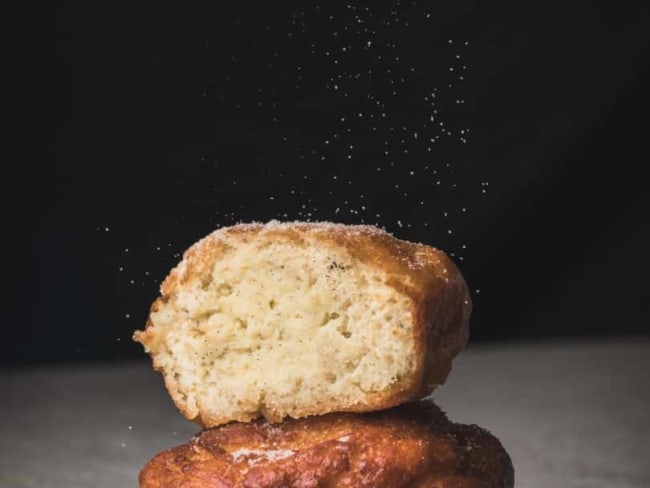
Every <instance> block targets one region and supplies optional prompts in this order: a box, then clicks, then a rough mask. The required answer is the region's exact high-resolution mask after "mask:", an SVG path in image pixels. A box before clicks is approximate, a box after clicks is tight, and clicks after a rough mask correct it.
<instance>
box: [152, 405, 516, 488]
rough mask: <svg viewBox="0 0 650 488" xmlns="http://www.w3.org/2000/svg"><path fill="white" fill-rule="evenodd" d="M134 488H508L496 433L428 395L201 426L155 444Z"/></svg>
mask: <svg viewBox="0 0 650 488" xmlns="http://www.w3.org/2000/svg"><path fill="white" fill-rule="evenodd" d="M139 479H140V488H162V487H165V488H181V487H182V488H207V487H222V488H226V487H241V488H244V487H246V488H252V487H257V488H280V487H283V488H307V487H348V488H353V487H354V488H384V487H392V488H401V487H403V488H407V487H408V488H512V487H513V485H514V470H513V466H512V462H511V459H510V457H509V455H508V453H507V452H506V450H505V449H504V447H503V445H502V444H501V442H500V441H499V440H498V439H497V438H496V437H495V436H494V435H492V434H491V433H490V432H488V431H487V430H485V429H482V428H480V427H478V426H476V425H463V424H456V423H452V422H450V421H449V420H448V419H447V417H446V416H445V415H444V413H443V412H442V411H440V409H439V408H438V407H436V406H435V405H434V404H433V403H431V402H425V401H422V402H417V403H409V404H405V405H401V406H399V407H395V408H393V409H389V410H384V411H381V412H373V413H366V414H351V413H333V414H328V415H324V416H316V417H308V418H303V419H298V420H293V419H291V420H286V421H285V422H282V423H279V424H270V423H268V422H266V421H262V420H257V421H254V422H250V423H231V424H227V425H223V426H220V427H216V428H213V429H209V430H204V431H202V432H201V433H199V434H197V435H196V436H195V437H194V438H193V439H192V440H191V441H190V442H189V443H187V444H184V445H181V446H177V447H174V448H172V449H168V450H166V451H163V452H160V453H159V454H157V455H156V456H155V457H154V458H153V459H151V460H150V461H149V462H148V463H147V465H146V466H145V467H144V468H143V469H142V471H141V472H140V478H139Z"/></svg>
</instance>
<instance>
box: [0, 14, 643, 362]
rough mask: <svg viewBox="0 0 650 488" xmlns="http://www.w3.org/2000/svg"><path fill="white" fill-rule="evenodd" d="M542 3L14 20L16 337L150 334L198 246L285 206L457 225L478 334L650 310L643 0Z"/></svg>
mask: <svg viewBox="0 0 650 488" xmlns="http://www.w3.org/2000/svg"><path fill="white" fill-rule="evenodd" d="M523 3H524V5H520V4H519V3H515V2H513V3H500V4H494V3H486V4H484V5H479V3H478V2H471V1H459V2H448V3H441V2H423V1H420V2H407V1H403V2H395V1H391V2H384V3H378V2H370V1H368V2H351V3H350V4H348V3H338V2H333V3H332V2H328V3H327V4H319V3H313V4H309V5H305V2H284V3H277V2H238V3H235V4H231V3H223V2H221V3H217V2H213V3H203V4H201V3H198V4H197V3H193V4H192V6H188V5H187V4H183V3H177V4H174V5H164V4H163V3H157V4H150V5H145V4H142V3H140V4H137V5H136V4H132V5H128V6H124V7H120V6H118V5H117V4H115V3H112V2H102V3H93V2H85V3H83V4H70V3H69V4H60V5H59V6H58V7H51V8H50V10H49V11H43V12H41V13H42V16H41V17H40V19H39V21H38V24H37V25H34V26H32V28H28V29H27V30H26V31H24V32H23V35H22V36H21V37H19V38H16V39H15V40H14V44H13V45H14V47H15V53H16V54H17V56H16V58H17V60H18V61H19V65H20V68H19V69H18V71H19V72H20V74H24V75H25V76H24V81H22V82H21V83H19V85H20V87H19V88H20V89H21V90H20V92H16V94H14V93H9V96H10V97H12V96H14V95H15V98H16V100H17V101H18V104H19V105H20V109H19V113H20V116H18V117H17V118H16V120H15V125H16V126H17V127H19V128H21V129H22V128H24V129H26V131H25V133H26V134H27V137H26V138H25V142H24V143H22V139H21V142H20V143H19V145H20V155H21V157H20V158H18V157H17V158H16V164H15V166H16V167H17V171H16V173H15V175H14V174H12V175H11V176H9V175H8V177H7V178H6V180H5V182H6V186H8V188H7V189H6V195H9V194H10V193H9V192H10V191H11V190H14V191H17V193H18V196H13V195H15V193H11V195H12V196H11V198H6V202H5V205H4V206H5V210H6V214H7V216H8V217H7V219H6V224H7V228H8V229H11V228H14V230H15V232H14V233H12V234H9V233H8V234H6V235H5V240H6V243H8V244H9V248H10V250H8V251H6V254H5V260H6V262H7V269H8V275H7V276H6V280H5V283H6V284H8V285H9V286H8V288H9V291H8V292H5V294H4V295H5V296H4V301H6V304H7V307H6V308H5V311H6V314H5V315H4V319H3V329H4V330H5V334H4V339H3V340H2V341H1V344H2V350H1V351H0V352H1V355H0V358H1V360H2V362H4V363H6V364H10V363H25V362H37V361H38V362H49V361H76V360H121V359H125V358H142V357H143V354H142V350H141V348H140V347H139V345H137V344H134V343H133V342H132V341H131V340H130V336H131V334H132V332H133V330H134V329H136V328H140V327H142V326H143V324H144V321H145V318H146V315H147V312H148V307H149V304H150V303H151V301H152V300H153V299H154V298H155V297H156V294H157V287H158V285H159V283H160V281H161V279H162V278H163V277H164V276H165V275H166V273H167V272H168V271H169V269H170V268H171V266H173V265H174V264H175V263H176V262H177V261H178V260H179V259H180V253H182V251H183V250H184V249H185V248H186V247H187V246H189V245H190V244H191V243H192V242H194V241H195V240H197V239H198V238H200V237H202V236H203V235H205V234H207V233H208V232H210V231H211V230H213V229H215V228H217V227H219V226H221V225H227V224H232V223H235V222H238V221H250V220H257V221H266V220H269V219H272V218H278V219H282V220H293V219H309V220H337V221H341V222H347V223H372V224H378V225H380V226H382V227H385V228H386V229H387V230H389V231H391V232H393V233H394V234H395V235H397V236H398V237H401V238H405V239H412V240H417V241H421V242H426V243H428V244H431V245H435V246H437V247H440V248H441V249H443V250H446V251H447V252H449V253H450V254H452V256H453V257H454V258H455V259H456V262H457V263H458V264H459V266H460V268H461V270H462V271H463V273H464V274H465V276H466V279H467V281H468V283H469V285H470V288H471V289H472V295H473V300H474V304H475V309H474V314H473V317H472V341H474V342H476V343H478V342H485V341H497V340H539V339H561V338H565V337H585V336H615V335H628V334H638V333H643V334H647V333H648V331H649V327H648V326H649V324H648V318H647V313H646V309H647V307H648V304H649V303H650V293H649V288H650V287H649V286H648V283H647V278H646V277H647V276H648V270H649V269H648V268H649V267H648V264H649V262H648V261H649V259H648V248H649V247H650V240H649V239H648V237H647V232H646V230H647V227H648V209H649V198H648V195H649V192H648V183H647V179H646V178H645V177H644V176H643V175H644V174H645V172H646V168H647V166H648V163H649V162H650V157H649V156H650V151H649V150H648V144H649V140H648V129H649V124H648V109H649V103H648V101H649V99H648V87H650V73H649V71H648V67H649V65H648V61H649V47H650V44H649V39H650V36H649V35H648V32H647V31H648V29H647V25H648V22H647V21H648V15H647V13H648V12H647V7H645V6H643V3H641V2H639V3H638V5H635V4H632V5H628V6H625V7H621V6H620V5H618V4H617V5H616V6H611V5H610V6H609V7H605V6H604V5H603V6H601V5H599V4H597V3H595V4H594V3H590V4H587V3H586V2H585V3H577V2H557V3H555V4H554V3H553V2H551V3H548V2H543V3H538V4H535V5H534V6H532V5H529V4H528V2H523ZM614 7H615V8H614ZM330 17H331V18H330ZM335 33H336V34H335ZM368 40H370V41H371V44H370V45H368V42H367V41H368ZM344 47H345V50H343V48H344ZM24 53H26V54H24ZM411 68H414V70H413V71H412V70H411ZM450 68H452V69H451V70H450ZM355 74H357V75H358V77H356V78H355ZM459 76H462V77H463V79H462V80H461V79H460V78H459ZM334 85H336V87H334ZM450 85H451V86H450ZM434 88H435V90H436V91H435V92H434V91H433V90H434ZM393 92H395V93H393ZM18 93H20V95H19V94H18ZM345 93H347V95H345ZM432 93H435V94H436V97H435V99H433V98H431V94H432ZM425 97H426V99H425ZM457 100H460V101H462V102H457ZM377 101H379V102H380V104H381V105H377V103H376V102H377ZM373 104H374V105H373ZM434 109H435V110H436V113H435V120H434V121H433V122H432V121H430V118H429V117H430V115H432V114H433V110H434ZM359 113H361V114H362V116H361V117H359V115H358V114H359ZM382 113H385V114H386V116H385V117H383V116H382V115H381V114H382ZM371 114H372V117H371ZM342 118H343V119H344V120H342ZM439 121H442V122H443V123H444V124H445V128H446V129H445V130H449V134H447V133H446V132H441V126H440V125H439ZM373 128H374V129H373ZM467 129H469V132H467ZM461 130H462V131H463V132H461ZM415 133H417V136H416V135H415ZM334 134H336V135H337V137H334V136H333V135H334ZM436 136H439V138H438V139H435V142H434V143H431V141H430V138H431V137H434V138H435V137H436ZM325 141H327V142H325ZM350 146H352V148H350ZM429 148H431V149H430V150H429ZM386 151H388V154H386ZM348 155H350V158H348ZM377 168H379V170H378V169H377ZM10 236H15V237H10Z"/></svg>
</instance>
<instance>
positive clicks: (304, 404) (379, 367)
mask: <svg viewBox="0 0 650 488" xmlns="http://www.w3.org/2000/svg"><path fill="white" fill-rule="evenodd" d="M440 303H442V304H443V305H445V306H446V307H449V310H447V309H444V307H443V309H442V313H440V307H438V305H439V304H440ZM469 307H470V304H469V299H468V297H467V291H466V287H465V284H464V281H463V280H462V277H461V276H460V273H459V272H458V270H457V269H456V268H455V267H454V266H453V263H451V261H449V259H448V258H447V257H446V255H445V254H444V253H442V252H441V251H439V250H437V249H434V248H432V247H430V246H425V245H422V244H416V243H410V242H406V241H401V240H398V239H396V238H395V237H393V236H392V235H390V234H388V233H387V232H385V231H383V230H381V229H379V228H376V227H372V226H350V225H343V224H333V223H304V222H290V223H287V222H277V221H271V222H269V223H266V224H258V223H252V224H240V225H236V226H231V227H226V228H222V229H219V230H217V231H215V232H213V233H212V234H210V235H208V236H206V237H205V238H203V239H201V240H199V241H198V242H197V243H195V244H194V245H193V246H192V247H190V248H189V249H188V250H187V252H186V253H185V254H184V257H183V260H182V261H181V262H180V263H179V264H178V265H177V266H176V268H174V269H173V270H172V271H171V272H170V274H169V275H168V276H167V278H166V280H165V281H164V283H163V285H162V287H161V296H160V298H159V299H157V300H156V301H155V302H154V304H153V305H152V309H151V313H150V316H149V321H148V324H147V327H146V329H145V330H144V331H137V332H136V333H135V335H134V338H135V340H137V341H139V342H141V343H142V344H143V345H144V346H145V348H146V350H147V352H149V354H151V356H152V358H153V362H154V367H155V368H156V369H158V370H160V371H161V372H162V373H163V376H164V378H165V383H166V385H167V388H168V389H169V391H170V393H171V395H172V398H173V399H174V401H175V402H176V404H177V406H178V407H179V408H180V410H181V411H182V412H183V413H184V414H185V415H186V416H187V417H188V418H190V419H192V420H195V421H197V422H199V423H200V424H201V425H204V426H214V425H220V424H223V423H226V422H230V421H233V420H236V421H248V420H251V419H254V418H257V417H260V416H264V417H266V418H267V419H270V420H281V419H283V418H285V417H294V418H299V417H304V416H307V415H313V414H324V413H328V412H332V411H366V410H374V409H377V408H385V407H389V406H393V405H396V404H398V403H401V402H403V401H406V400H408V399H412V398H413V397H414V396H417V395H423V394H426V393H429V392H430V391H431V390H432V388H433V387H435V385H436V384H439V383H442V382H443V381H444V379H445V377H446V375H447V374H448V371H449V368H450V365H451V360H452V359H453V357H454V356H455V355H456V354H457V353H458V352H459V351H460V349H462V347H464V344H465V342H466V340H467V329H468V326H467V320H468V315H469ZM436 314H437V315H440V316H441V317H436V316H435V315H436ZM445 314H446V316H445V317H442V315H445ZM432 315H434V316H432Z"/></svg>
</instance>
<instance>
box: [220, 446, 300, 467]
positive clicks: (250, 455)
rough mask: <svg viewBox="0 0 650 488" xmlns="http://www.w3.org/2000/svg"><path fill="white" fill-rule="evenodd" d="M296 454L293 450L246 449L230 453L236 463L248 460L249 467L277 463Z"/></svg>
mask: <svg viewBox="0 0 650 488" xmlns="http://www.w3.org/2000/svg"><path fill="white" fill-rule="evenodd" d="M294 454H295V452H294V451H292V450H291V449H246V448H243V447H242V448H240V449H237V450H235V451H232V452H231V453H230V457H231V458H232V459H233V461H234V462H236V463H238V462H241V461H243V460H246V462H247V463H248V465H249V466H253V465H255V464H257V463H260V462H275V461H279V460H281V459H286V458H288V457H291V456H293V455H294Z"/></svg>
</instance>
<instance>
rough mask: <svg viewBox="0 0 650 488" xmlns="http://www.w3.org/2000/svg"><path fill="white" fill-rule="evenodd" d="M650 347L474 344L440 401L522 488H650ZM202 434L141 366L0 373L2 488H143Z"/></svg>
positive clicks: (643, 340) (633, 343)
mask: <svg viewBox="0 0 650 488" xmlns="http://www.w3.org/2000/svg"><path fill="white" fill-rule="evenodd" d="M649 372H650V337H640V338H628V339H616V340H612V339H608V340H598V341H593V340H592V341H577V340H572V341H566V342H554V343H543V344H539V343H538V344H526V343H516V344H513V343H508V344H505V345H480V344H479V345H473V344H471V343H470V345H469V346H468V348H467V349H466V350H465V351H464V352H463V353H462V354H461V355H460V356H459V357H458V358H457V359H456V361H455V363H454V368H453V370H452V373H451V375H450V377H449V379H448V381H447V383H446V384H445V385H444V386H442V387H440V388H439V389H438V390H437V391H436V393H435V394H434V398H435V399H436V401H437V403H438V404H439V405H440V406H441V407H442V408H443V410H445V411H446V412H447V414H448V416H449V417H450V419H452V420H454V421H457V422H465V423H475V424H478V425H481V426H482V427H485V428H487V429H488V430H490V431H491V432H492V433H494V434H495V435H497V436H498V437H499V438H500V439H501V441H502V442H503V444H504V446H505V447H506V449H507V450H508V452H509V453H510V455H511V457H512V459H513V463H514V466H515V479H516V482H515V485H516V486H517V487H519V488H555V487H557V488H562V487H568V488H570V487H581V488H588V487H609V488H615V487H635V488H636V487H638V488H641V487H644V488H647V487H650V468H649V467H648V466H649V465H650V421H649V419H648V416H649V412H650V387H649V386H650V381H649V380H648V373H649ZM196 432H197V428H196V426H195V425H194V424H192V423H190V422H189V421H187V420H185V419H184V418H183V417H182V416H181V415H180V413H178V411H177V410H176V408H175V407H174V405H173V404H172V402H171V400H170V398H169V396H168V395H167V393H166V391H165V389H164V387H163V384H162V379H161V377H160V375H159V374H158V373H155V372H153V371H152V370H151V369H150V367H149V363H148V362H145V361H141V362H130V363H126V364H124V363H122V364H92V365H87V364H81V365H67V366H58V367H48V368H44V367H41V368H29V369H27V368H23V369H15V368H13V369H5V370H0V487H2V488H18V487H38V488H50V487H56V488H59V487H66V488H91V487H92V488H109V487H110V488H116V487H136V486H137V475H138V471H139V470H140V468H141V467H142V466H143V465H144V464H145V463H146V462H147V460H149V459H150V458H151V457H152V456H153V455H154V454H155V453H157V452H158V451H160V450H163V449H166V448H169V447H172V446H174V445H177V444H180V443H183V442H185V441H187V440H188V439H189V438H190V437H191V436H192V435H193V434H194V433H196Z"/></svg>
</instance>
